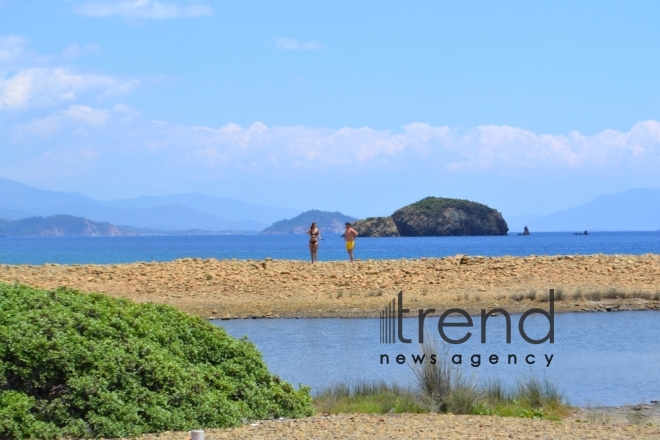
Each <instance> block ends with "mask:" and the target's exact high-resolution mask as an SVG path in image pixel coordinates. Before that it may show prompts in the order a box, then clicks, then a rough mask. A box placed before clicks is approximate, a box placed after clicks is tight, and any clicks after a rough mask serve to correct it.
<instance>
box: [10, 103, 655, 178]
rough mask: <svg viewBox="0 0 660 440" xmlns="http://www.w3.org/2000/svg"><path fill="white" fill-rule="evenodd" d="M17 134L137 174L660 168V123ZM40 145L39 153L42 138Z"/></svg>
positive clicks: (158, 127)
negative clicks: (564, 129)
mask: <svg viewBox="0 0 660 440" xmlns="http://www.w3.org/2000/svg"><path fill="white" fill-rule="evenodd" d="M83 129H84V130H83ZM16 130H18V128H16V129H15V130H14V131H15V132H16ZM81 130H82V131H81ZM18 131H20V133H21V139H22V140H21V142H33V141H30V140H29V137H30V136H31V135H35V136H37V137H40V138H44V137H46V138H47V137H48V136H49V135H53V134H55V133H57V134H58V136H59V138H61V139H62V142H65V143H66V144H70V145H71V148H76V145H77V143H78V142H80V141H81V139H82V138H80V134H81V133H83V132H84V140H83V144H81V145H78V148H80V147H82V146H84V145H88V144H93V145H95V146H96V147H97V148H99V149H101V150H104V151H105V153H106V154H111V155H116V154H119V151H118V150H117V149H116V145H123V146H124V149H123V150H121V151H123V154H125V156H122V157H121V158H120V157H117V159H118V160H119V159H121V161H122V162H125V163H135V164H139V163H140V161H139V160H138V159H136V157H133V156H132V155H138V156H142V155H146V156H148V157H149V159H148V160H147V159H145V162H144V163H143V164H142V166H146V164H147V163H156V162H157V163H160V164H177V165H176V168H177V169H176V170H174V169H172V170H171V172H172V173H174V174H180V173H182V172H186V171H185V170H187V172H189V173H190V176H196V175H203V174H205V173H211V174H214V173H218V172H219V173H223V174H226V173H239V174H240V173H245V172H247V173H248V174H249V173H253V172H255V173H259V174H268V175H279V174H281V175H291V174H292V173H293V174H295V173H309V172H315V173H320V174H328V173H329V174H332V173H335V172H336V171H337V170H338V169H344V168H345V167H346V166H351V167H353V169H354V170H355V171H356V172H358V171H359V170H378V169H383V170H384V169H389V170H394V169H406V168H407V169H416V170H428V171H431V170H435V171H436V172H438V171H442V172H445V173H458V174H464V173H468V174H475V173H492V172H503V171H504V172H506V171H507V170H513V171H516V170H538V171H542V170H564V171H567V172H579V173H580V172H585V171H587V172H589V171H591V172H597V173H600V172H602V171H604V170H612V171H616V172H619V171H621V170H628V171H635V170H637V171H640V172H645V171H644V170H646V171H648V170H655V169H658V168H660V122H658V121H654V120H651V121H644V122H639V123H637V124H635V125H634V126H633V127H632V128H631V129H630V130H629V131H625V132H622V131H616V130H605V131H603V132H601V133H598V134H595V135H593V136H585V135H582V134H580V133H578V132H571V133H569V134H567V135H549V134H536V133H532V132H530V131H527V130H524V129H521V128H516V127H509V126H494V125H488V126H479V127H475V128H472V129H467V130H466V129H452V128H450V127H447V126H440V127H437V126H431V125H428V124H425V123H412V124H408V125H405V126H403V127H402V130H401V131H399V132H392V131H389V130H375V129H372V128H369V127H361V128H350V127H344V128H340V129H327V128H318V127H305V126H273V127H268V126H266V125H265V124H263V123H261V122H255V123H254V124H252V125H250V126H248V127H241V126H239V125H236V124H227V125H225V126H222V127H219V128H213V127H205V126H188V125H179V124H172V123H167V122H163V121H148V120H146V119H144V118H143V117H142V116H139V114H137V113H136V112H135V110H132V109H127V108H126V107H125V106H116V107H114V108H112V109H108V110H98V109H92V108H90V107H87V106H71V107H69V108H68V109H66V110H60V111H58V112H56V113H55V114H53V115H51V116H49V117H46V118H43V119H35V120H33V121H32V122H30V123H29V124H23V125H22V126H21V127H20V130H18ZM67 133H69V134H70V135H68V134H67ZM25 136H27V138H26V137H25ZM67 136H69V137H67ZM34 142H36V143H39V142H38V141H36V138H34ZM146 156H145V157H146ZM154 161H155V162H154ZM179 164H181V165H179ZM163 166H165V165H163ZM173 166H174V165H173Z"/></svg>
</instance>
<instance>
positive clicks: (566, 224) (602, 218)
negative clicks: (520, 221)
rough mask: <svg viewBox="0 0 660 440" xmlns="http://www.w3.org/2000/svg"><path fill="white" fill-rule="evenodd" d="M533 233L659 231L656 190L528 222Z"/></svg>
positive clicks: (617, 195) (611, 198)
mask: <svg viewBox="0 0 660 440" xmlns="http://www.w3.org/2000/svg"><path fill="white" fill-rule="evenodd" d="M528 226H529V228H530V230H531V231H532V233H533V232H534V231H572V232H579V231H584V230H588V231H657V230H660V188H641V189H629V190H626V191H623V192H620V193H615V194H604V195H600V196H598V197H596V198H594V199H593V200H591V201H590V202H587V203H585V204H583V205H579V206H576V207H574V208H570V209H565V210H563V211H558V212H555V213H552V214H549V215H546V216H543V217H539V218H536V219H534V220H530V221H529V224H528Z"/></svg>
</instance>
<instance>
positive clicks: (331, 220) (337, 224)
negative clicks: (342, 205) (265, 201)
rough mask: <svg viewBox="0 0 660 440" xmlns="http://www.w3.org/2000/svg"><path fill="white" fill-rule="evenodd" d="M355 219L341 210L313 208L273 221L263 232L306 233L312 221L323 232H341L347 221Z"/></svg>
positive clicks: (272, 233)
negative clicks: (288, 217)
mask: <svg viewBox="0 0 660 440" xmlns="http://www.w3.org/2000/svg"><path fill="white" fill-rule="evenodd" d="M353 221H355V218H354V217H350V216H348V215H345V214H342V213H341V212H337V211H335V212H330V211H319V210H318V209H312V210H309V211H305V212H303V213H302V214H300V215H298V216H296V217H294V218H292V219H290V220H287V219H285V220H280V221H278V222H275V223H273V224H272V225H271V226H269V227H268V228H266V229H264V230H263V231H261V233H262V234H267V235H269V234H270V235H274V234H305V233H306V232H307V230H308V229H309V227H310V226H311V225H312V222H315V223H316V226H317V227H318V228H319V230H320V231H321V235H323V234H341V233H342V232H343V231H344V229H345V227H344V225H345V224H346V222H353Z"/></svg>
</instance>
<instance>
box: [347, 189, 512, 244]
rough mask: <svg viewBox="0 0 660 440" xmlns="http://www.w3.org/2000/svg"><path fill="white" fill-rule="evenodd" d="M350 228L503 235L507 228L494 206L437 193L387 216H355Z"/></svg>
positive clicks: (370, 232)
mask: <svg viewBox="0 0 660 440" xmlns="http://www.w3.org/2000/svg"><path fill="white" fill-rule="evenodd" d="M354 228H355V229H356V230H357V231H358V232H359V233H360V236H362V237H397V236H402V237H424V236H466V235H506V234H507V232H508V231H509V227H508V226H507V224H506V221H504V218H503V217H502V214H501V213H499V212H498V211H497V210H495V209H492V208H490V207H488V206H486V205H483V204H481V203H477V202H471V201H469V200H461V199H448V198H441V197H426V198H424V199H422V200H420V201H418V202H415V203H413V204H410V205H408V206H405V207H403V208H401V209H398V210H396V211H395V212H394V214H392V215H391V216H390V217H371V218H367V219H364V220H359V221H357V222H356V223H355V224H354Z"/></svg>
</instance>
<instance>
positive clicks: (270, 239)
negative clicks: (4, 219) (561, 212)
mask: <svg viewBox="0 0 660 440" xmlns="http://www.w3.org/2000/svg"><path fill="white" fill-rule="evenodd" d="M646 253H660V231H655V232H592V233H590V235H574V234H573V233H570V232H539V233H532V235H529V236H518V235H505V236H496V237H369V238H367V237H358V239H357V242H356V247H355V251H354V254H355V257H356V258H359V259H361V260H370V259H372V260H383V259H400V258H407V259H414V258H422V257H427V258H432V257H446V256H453V255H456V254H465V255H473V256H476V255H481V256H504V255H512V256H528V255H593V254H632V255H641V254H646ZM186 257H191V258H195V257H197V258H217V259H220V260H223V259H237V260H248V259H252V260H263V259H265V258H273V259H286V260H309V258H310V255H309V247H308V237H307V236H304V235H213V236H144V237H20V238H18V237H0V264H33V265H40V264H45V263H57V264H89V263H93V264H116V263H131V262H137V261H146V262H150V261H172V260H176V259H178V258H186ZM318 258H319V261H340V260H346V259H347V253H346V250H345V249H344V242H343V239H342V238H341V237H340V236H339V235H326V236H325V237H324V239H323V240H322V241H321V242H320V244H319V251H318Z"/></svg>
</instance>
